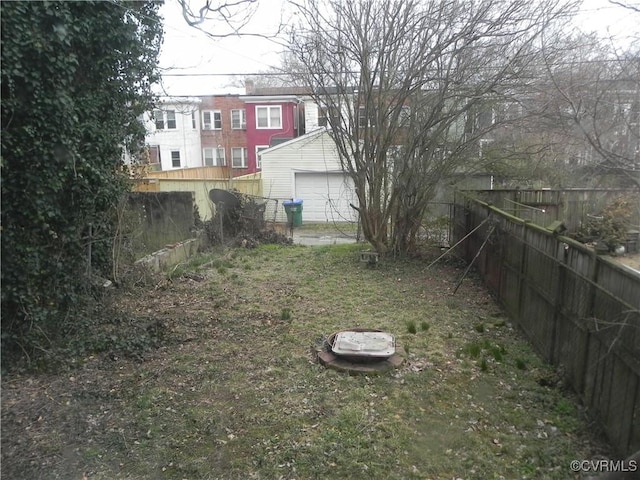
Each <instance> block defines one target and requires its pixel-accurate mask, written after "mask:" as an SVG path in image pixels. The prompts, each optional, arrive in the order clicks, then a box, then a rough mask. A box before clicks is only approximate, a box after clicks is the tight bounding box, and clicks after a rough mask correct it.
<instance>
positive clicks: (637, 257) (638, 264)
mask: <svg viewBox="0 0 640 480" xmlns="http://www.w3.org/2000/svg"><path fill="white" fill-rule="evenodd" d="M608 258H610V259H611V260H613V261H614V262H618V263H622V264H623V265H626V266H628V267H631V268H633V269H634V270H637V271H638V272H640V253H628V254H626V255H620V256H616V257H608Z"/></svg>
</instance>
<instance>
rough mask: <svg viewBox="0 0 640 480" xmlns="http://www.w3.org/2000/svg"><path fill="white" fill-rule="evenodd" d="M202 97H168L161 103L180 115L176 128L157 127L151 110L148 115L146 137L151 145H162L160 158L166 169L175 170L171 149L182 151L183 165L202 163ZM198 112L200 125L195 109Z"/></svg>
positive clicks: (161, 108) (176, 115) (164, 107)
mask: <svg viewBox="0 0 640 480" xmlns="http://www.w3.org/2000/svg"><path fill="white" fill-rule="evenodd" d="M199 101H200V100H199V99H195V100H192V101H186V100H182V101H180V100H177V101H171V100H169V99H168V100H164V101H162V102H161V104H160V105H159V106H158V109H160V110H164V111H166V110H174V111H175V118H176V128H172V129H168V128H166V125H165V128H164V129H162V130H156V127H155V123H154V121H153V119H152V118H151V114H147V115H145V125H146V129H147V135H146V138H145V141H146V143H147V145H158V146H159V147H160V159H161V168H162V170H175V169H176V167H173V166H172V162H171V152H172V151H178V152H180V167H179V168H191V167H201V166H202V149H201V142H200V129H199V125H200V122H199V118H198V117H199V113H198V112H199V105H198V103H199ZM194 111H195V112H196V115H195V117H196V118H195V120H196V125H195V127H196V128H193V123H192V117H191V113H192V112H194Z"/></svg>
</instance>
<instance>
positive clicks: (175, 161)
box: [171, 150, 180, 168]
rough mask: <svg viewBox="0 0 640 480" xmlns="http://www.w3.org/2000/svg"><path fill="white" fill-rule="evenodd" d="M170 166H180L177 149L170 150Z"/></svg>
mask: <svg viewBox="0 0 640 480" xmlns="http://www.w3.org/2000/svg"><path fill="white" fill-rule="evenodd" d="M171 166H172V167H173V168H180V152H179V151H177V150H172V151H171Z"/></svg>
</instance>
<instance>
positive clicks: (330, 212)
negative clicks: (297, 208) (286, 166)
mask: <svg viewBox="0 0 640 480" xmlns="http://www.w3.org/2000/svg"><path fill="white" fill-rule="evenodd" d="M294 180H295V197H296V198H301V199H302V200H303V201H304V204H303V210H302V219H303V222H351V221H356V220H357V212H356V211H355V210H354V209H353V208H352V207H351V206H350V204H354V205H357V204H358V201H357V199H356V195H355V191H354V188H353V181H352V180H351V179H350V178H349V177H348V176H347V175H345V174H344V173H343V172H339V173H334V172H294Z"/></svg>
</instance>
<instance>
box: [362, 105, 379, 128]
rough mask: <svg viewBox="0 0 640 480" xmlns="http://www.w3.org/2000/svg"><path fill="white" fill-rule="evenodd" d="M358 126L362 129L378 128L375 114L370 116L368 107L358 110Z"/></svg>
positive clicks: (372, 113) (371, 113)
mask: <svg viewBox="0 0 640 480" xmlns="http://www.w3.org/2000/svg"><path fill="white" fill-rule="evenodd" d="M367 117H368V118H367ZM358 126H359V127H360V128H365V127H375V126H376V115H375V112H369V114H368V115H367V108H366V107H360V108H358Z"/></svg>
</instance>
